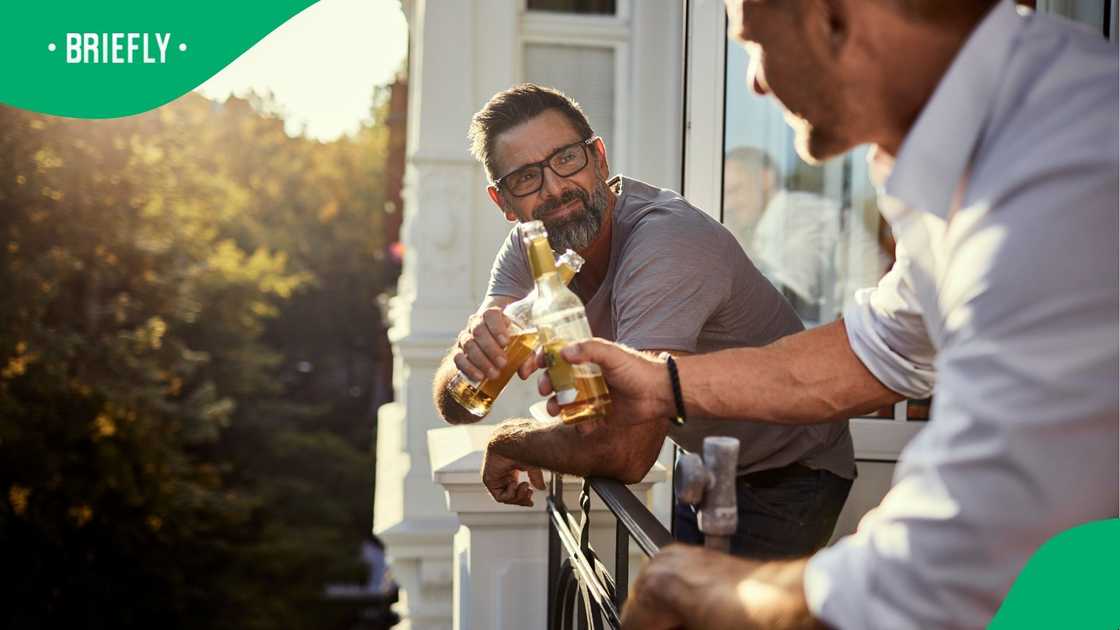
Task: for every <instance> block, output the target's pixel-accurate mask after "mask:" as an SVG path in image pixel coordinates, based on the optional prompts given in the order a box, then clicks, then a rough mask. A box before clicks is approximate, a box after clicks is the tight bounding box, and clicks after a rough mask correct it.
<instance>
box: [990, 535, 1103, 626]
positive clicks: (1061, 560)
mask: <svg viewBox="0 0 1120 630" xmlns="http://www.w3.org/2000/svg"><path fill="white" fill-rule="evenodd" d="M1118 570H1120V520H1118V519H1110V520H1107V521H1096V522H1093V523H1087V524H1085V525H1079V526H1078V527H1074V528H1073V529H1070V530H1067V531H1064V532H1062V533H1061V534H1058V535H1057V536H1055V537H1053V538H1051V539H1050V540H1048V541H1046V543H1045V544H1044V545H1042V547H1040V548H1039V550H1038V551H1036V552H1035V554H1034V555H1033V556H1031V559H1030V560H1029V561H1028V562H1027V565H1026V566H1025V567H1023V571H1022V572H1021V573H1019V577H1018V579H1016V580H1015V584H1013V585H1012V586H1011V592H1009V593H1008V594H1007V599H1005V600H1004V601H1003V605H1002V606H1001V607H1000V609H999V612H997V613H996V616H995V618H994V619H992V623H991V625H990V626H988V627H989V630H1012V629H1014V630H1021V629H1023V628H1100V629H1101V630H1117V628H1120V577H1117V572H1118Z"/></svg>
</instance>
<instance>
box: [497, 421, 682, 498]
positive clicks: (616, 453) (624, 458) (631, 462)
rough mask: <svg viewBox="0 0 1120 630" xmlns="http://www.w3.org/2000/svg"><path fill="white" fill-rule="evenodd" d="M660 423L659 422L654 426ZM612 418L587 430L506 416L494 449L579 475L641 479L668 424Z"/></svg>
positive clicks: (663, 438) (525, 462) (544, 466)
mask: <svg viewBox="0 0 1120 630" xmlns="http://www.w3.org/2000/svg"><path fill="white" fill-rule="evenodd" d="M655 424H656V426H655ZM663 424H664V423H650V424H649V425H645V426H641V427H613V426H611V425H610V424H607V425H605V426H604V427H602V428H600V429H598V430H596V431H595V432H593V433H590V434H588V435H586V436H585V435H581V434H580V433H579V431H578V430H577V429H576V427H575V426H573V425H566V424H563V423H561V422H553V423H547V424H542V423H540V422H535V421H533V420H523V419H516V420H507V421H506V422H503V423H502V424H500V425H498V427H497V428H496V429H495V430H494V433H493V434H492V435H491V437H490V449H491V450H493V451H494V452H496V453H498V454H499V455H503V456H505V457H508V458H510V459H513V460H516V461H518V462H521V463H523V464H527V465H531V466H539V467H540V468H544V469H546V470H552V471H555V472H559V473H564V474H568V475H578V476H580V477H610V478H612V479H618V480H619V481H622V482H624V483H637V482H638V481H640V480H641V479H642V477H644V476H645V474H646V472H647V471H649V469H650V467H651V466H653V462H654V461H656V459H657V455H658V453H659V452H660V451H661V445H662V443H663V442H664V441H665V434H666V433H667V425H665V426H662V425H663Z"/></svg>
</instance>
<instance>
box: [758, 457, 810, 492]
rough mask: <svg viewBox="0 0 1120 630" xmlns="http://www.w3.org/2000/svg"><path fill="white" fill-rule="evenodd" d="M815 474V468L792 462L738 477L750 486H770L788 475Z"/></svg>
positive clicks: (788, 476) (787, 477)
mask: <svg viewBox="0 0 1120 630" xmlns="http://www.w3.org/2000/svg"><path fill="white" fill-rule="evenodd" d="M816 474H817V471H816V470H814V469H812V468H809V467H808V466H805V465H803V464H798V463H796V462H794V463H792V464H789V465H786V466H782V467H780V468H767V469H766V470H759V471H757V472H751V473H747V474H745V475H739V479H741V480H743V481H744V482H746V484H747V485H748V486H751V487H752V488H772V487H774V486H776V485H778V484H779V483H781V482H782V481H783V480H785V479H789V478H790V477H806V476H809V475H816Z"/></svg>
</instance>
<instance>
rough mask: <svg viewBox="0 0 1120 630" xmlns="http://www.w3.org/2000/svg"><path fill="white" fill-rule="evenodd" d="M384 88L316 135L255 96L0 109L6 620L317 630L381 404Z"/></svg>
mask: <svg viewBox="0 0 1120 630" xmlns="http://www.w3.org/2000/svg"><path fill="white" fill-rule="evenodd" d="M387 101H388V99H387V91H386V90H379V91H377V92H375V98H374V107H373V116H372V122H371V123H370V124H368V125H366V126H364V127H363V128H362V129H361V130H360V131H359V132H358V133H357V134H355V135H353V136H350V137H343V138H341V139H339V140H336V141H333V142H320V141H317V140H312V139H308V138H306V137H291V136H289V135H287V134H286V133H285V132H284V123H283V120H282V119H281V118H280V117H279V116H276V115H273V114H269V113H266V112H269V111H273V109H274V108H271V106H270V103H269V102H268V99H263V98H258V97H251V98H250V99H248V100H246V99H238V98H230V99H229V100H227V101H226V102H224V103H216V102H214V101H210V100H207V99H206V98H204V97H202V96H200V95H198V94H195V93H191V94H188V95H187V96H185V97H183V98H181V99H179V100H177V101H175V102H173V103H171V104H168V105H166V106H164V107H162V108H159V109H157V110H154V111H152V112H149V113H146V114H143V115H139V116H134V117H130V118H124V119H117V120H103V121H89V120H72V119H65V118H55V117H48V116H42V115H37V114H33V113H29V112H24V111H21V110H16V109H12V108H7V107H0V548H2V550H3V554H2V555H3V562H2V563H0V564H2V567H3V568H2V570H3V572H4V573H5V575H4V583H5V584H6V586H5V587H4V588H3V595H2V597H0V598H2V600H6V601H4V603H3V605H2V606H0V627H4V628H40V627H41V628H54V627H66V626H70V625H73V626H75V627H82V628H123V627H127V628H137V627H144V628H153V627H159V628H324V627H331V626H332V625H334V623H335V622H334V621H332V617H331V615H332V614H338V613H339V611H338V610H337V609H328V608H325V605H324V604H323V601H322V600H323V589H324V585H325V584H326V583H328V582H353V583H361V582H364V581H365V580H366V577H367V570H366V567H365V565H364V564H362V563H361V562H360V560H359V555H358V552H359V545H360V544H361V542H362V541H363V539H364V538H365V536H366V535H367V532H368V531H369V529H370V522H371V520H370V518H371V512H372V496H373V483H372V482H373V479H372V471H373V465H372V451H371V448H372V439H371V438H372V437H373V428H374V426H375V424H374V417H375V416H374V414H375V411H376V409H377V407H378V406H379V405H380V404H382V403H384V402H387V400H388V398H389V397H390V396H391V390H390V378H391V375H390V370H391V367H390V366H391V356H390V350H389V346H388V342H387V340H386V338H385V323H384V320H383V315H382V309H381V308H380V302H381V301H383V299H384V297H385V296H386V294H387V292H389V291H390V290H391V289H392V287H394V286H395V282H396V277H397V274H398V272H399V266H398V263H397V261H396V260H395V259H394V257H393V256H391V255H389V252H390V251H393V247H392V245H393V243H391V242H390V240H392V239H394V238H395V236H394V235H393V230H392V229H388V228H387V222H388V221H389V220H390V219H389V218H388V217H389V212H391V210H392V205H391V204H389V205H388V207H389V209H390V210H389V211H387V210H386V208H387V204H386V194H385V176H384V171H385V164H386V152H387V150H388V149H387V146H388V132H387V127H386V125H385V124H384V119H385V116H386V115H387Z"/></svg>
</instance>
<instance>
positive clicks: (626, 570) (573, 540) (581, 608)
mask: <svg viewBox="0 0 1120 630" xmlns="http://www.w3.org/2000/svg"><path fill="white" fill-rule="evenodd" d="M592 491H594V492H595V494H596V495H598V496H599V498H600V499H602V501H603V503H604V504H605V505H606V506H607V509H609V510H610V511H611V514H613V515H614V517H615V519H617V522H616V524H615V541H614V574H613V575H611V572H610V571H609V570H608V569H607V567H606V566H605V565H604V564H603V563H602V562H601V561H600V560H599V556H598V555H597V554H596V553H595V550H594V549H593V548H592V547H591V543H590V538H591V492H592ZM579 511H580V515H581V518H580V519H577V518H576V517H575V516H574V515H573V514H572V513H571V512H569V511H568V508H567V506H566V505H565V504H564V478H563V475H560V474H557V473H553V475H552V480H551V482H550V487H549V495H548V628H549V630H567V629H569V628H577V629H578V630H586V629H589V628H594V629H595V630H600V629H602V628H618V627H620V623H619V613H620V612H621V611H622V605H623V603H625V601H626V595H627V585H628V583H629V579H630V541H631V540H633V541H634V542H635V543H636V544H637V545H638V547H639V548H641V550H642V552H643V553H645V554H646V556H652V555H653V554H655V553H657V550H658V549H660V548H661V547H663V546H665V545H667V544H669V543H670V542H671V541H672V536H670V534H669V532H668V531H667V530H666V529H665V528H664V527H663V526H662V525H661V523H660V522H659V521H658V520H657V518H656V517H654V516H653V514H650V512H649V510H647V509H646V507H645V505H643V504H642V502H641V501H640V500H639V499H638V498H637V497H635V496H634V494H633V493H632V492H630V489H629V488H627V487H626V486H625V485H624V484H622V483H621V482H618V481H615V480H613V479H604V478H601V477H592V478H589V479H586V480H583V487H582V488H581V490H580V494H579Z"/></svg>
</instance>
